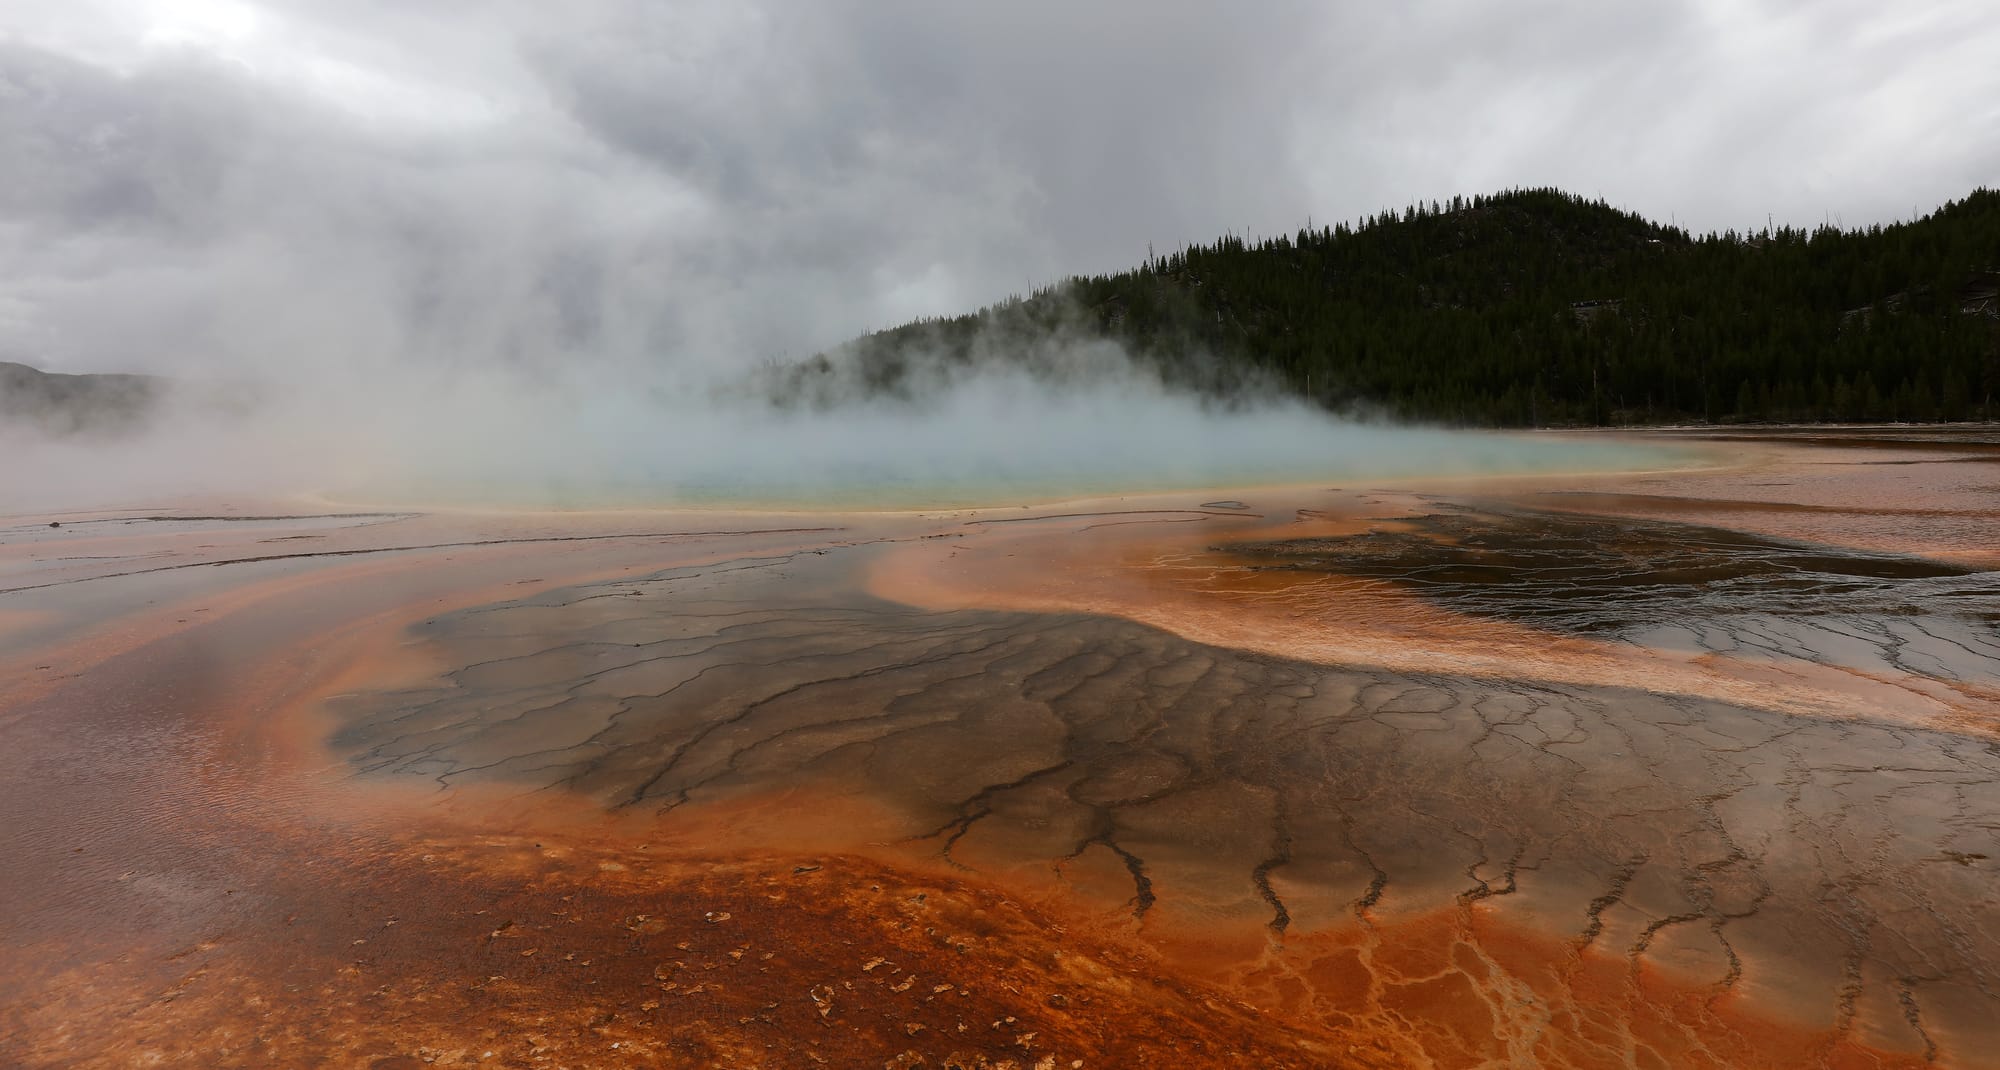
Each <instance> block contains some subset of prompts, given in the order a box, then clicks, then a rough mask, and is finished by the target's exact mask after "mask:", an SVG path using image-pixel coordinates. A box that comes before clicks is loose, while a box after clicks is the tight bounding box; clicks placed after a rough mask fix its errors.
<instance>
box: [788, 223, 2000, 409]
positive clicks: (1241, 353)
mask: <svg viewBox="0 0 2000 1070" xmlns="http://www.w3.org/2000/svg"><path fill="white" fill-rule="evenodd" d="M1996 288H2000V193H1996V192H1995V191H1992V190H1988V189H1980V190H1978V191H1975V192H1974V193H1973V194H1972V195H1971V196H1969V197H1967V198H1965V199H1964V200H1962V201H1956V202H1953V203H1950V204H1946V205H1945V206H1943V207H1942V208H1939V209H1938V210H1937V211H1935V212H1933V213H1931V214H1930V215H1929V216H1926V217H1924V218H1923V219H1920V220H1917V221H1914V222H1910V223H1899V224H1895V225H1891V226H1875V227H1869V228H1867V229H1866V230H1842V229H1838V228H1835V227H1831V226H1825V227H1820V228H1817V229H1813V230H1796V229H1790V228H1784V229H1777V230H1767V231H1764V232H1759V233H1752V234H1738V233H1735V232H1728V233H1722V234H1709V235H1705V236H1702V237H1694V236H1691V235H1689V234H1688V233H1686V232H1684V231H1682V230H1679V229H1676V228H1673V227H1667V226H1662V225H1660V224H1658V223H1654V222H1650V221H1648V220H1646V219H1643V218H1641V217H1639V216H1637V215H1634V214H1632V213H1629V212H1623V211H1619V210H1617V209H1614V208H1612V207H1610V206H1609V205H1607V204H1605V203H1603V202H1601V201H1591V200H1586V199H1584V198H1581V197H1577V196H1573V195H1571V194H1567V193H1563V192H1561V191H1558V190H1552V189H1538V190H1516V191H1511V192H1506V193H1501V194H1497V195H1494V196H1490V197H1474V198H1472V199H1471V200H1470V201H1466V200H1462V199H1454V200H1453V201H1452V202H1451V203H1450V204H1438V203H1431V204H1426V205H1417V206H1412V207H1410V208H1407V209H1405V210H1404V211H1403V212H1402V213H1401V214H1394V213H1384V214H1382V215H1379V216H1376V217H1374V218H1372V219H1368V220H1365V221H1362V222H1361V223H1359V224H1358V225H1353V226H1349V225H1346V224H1342V225H1338V226H1334V227H1321V228H1319V229H1301V230H1299V231H1298V232H1297V233H1296V234H1292V235H1286V236H1282V237H1274V238H1269V239H1261V240H1257V241H1245V240H1243V239H1241V238H1235V237H1229V238H1224V239H1222V240H1220V241H1217V242H1215V243H1214V244H1212V245H1204V246H1194V247H1190V248H1187V249H1184V250H1182V251H1180V252H1177V253H1173V254H1170V255H1167V256H1160V257H1154V258H1152V259H1151V260H1150V261H1149V262H1148V263H1146V264H1145V265H1144V266H1142V267H1140V268H1138V269H1136V270H1133V271H1128V272H1125V273H1122V274H1118V275H1110V276H1097V277H1091V278H1077V279H1072V280H1070V281H1068V282H1066V283H1063V284H1061V285H1059V286H1055V287H1050V288H1048V289H1046V290H1043V291H1040V292H1038V293H1036V294H1034V295H1033V296H1030V297H1026V298H1017V299H1014V300H1010V301H1006V302H1003V303H1001V304H998V305H994V306H992V307H989V308H986V309H983V310H981V311H980V312H977V313H975V314H972V315H967V316H961V317H957V318H954V319H944V320H927V321H923V322H919V323H912V324H908V325H905V326H902V327H898V328H895V329H893V330H888V331H882V332H878V333H875V334H871V335H868V336H866V337H863V338H860V339H856V340H855V341H853V342H850V343H847V344H846V345H844V346H841V347H839V348H837V349H834V350H831V351H829V352H827V353H823V354H820V355H818V356H816V357H814V358H813V359H811V360H808V361H806V362H804V363H801V364H795V365H790V366H786V367H783V368H778V369H773V370H771V371H769V372H768V375H769V381H768V382H767V383H766V384H765V385H766V387H767V388H768V389H770V390H771V391H772V392H773V393H774V394H775V395H776V396H778V397H779V398H780V399H781V400H782V401H784V402H786V403H790V404H824V403H829V402H832V401H834V400H836V399H839V398H842V397H846V396H851V395H852V394H854V393H863V394H871V393H875V394H879V393H890V394H913V393H920V392H921V391H922V390H923V389H925V388H926V384H929V383H935V382H937V381H939V380H940V379H941V378H944V377H948V376H949V375H951V374H953V373H954V371H956V370H962V369H963V368H965V367H967V366H971V365H976V364H979V363H982V362H988V361H997V362H1012V363H1018V364H1025V365H1027V366H1029V367H1030V368H1033V369H1037V370H1039V371H1042V372H1045V373H1050V374H1060V373H1061V372H1062V371H1063V369H1064V367H1065V366H1066V362H1067V361H1069V360H1071V359H1072V357H1071V356H1070V355H1071V354H1073V353H1075V352H1076V351H1078V350H1079V349H1082V350H1084V351H1088V350H1089V349H1090V343H1091V342H1092V341H1093V340H1110V341H1114V342H1117V343H1119V345H1120V346H1121V347H1122V348H1123V349H1124V350H1126V351H1127V352H1129V353H1131V354H1133V355H1134V356H1136V357H1138V358H1139V359H1140V360H1142V361H1144V362H1147V363H1149V364H1152V365H1154V366H1157V367H1158V368H1159V369H1160V370H1161V371H1162V373H1163V374H1164V375H1165V377H1166V378H1168V379H1169V380H1172V381H1176V382H1178V383H1181V384H1184V385H1191V386H1194V387H1196V388H1198V389H1203V390H1210V391H1225V390H1228V389H1230V388H1231V385H1232V384H1235V383H1240V382H1242V381H1245V380H1246V379H1248V380H1259V381H1262V382H1263V383H1265V384H1266V385H1267V386H1268V385H1273V384H1275V386H1276V387H1277V388H1278V389H1280V390H1288V391H1290V392H1292V393H1295V394H1299V395H1304V396H1307V397H1310V398H1312V399H1313V400H1315V401H1317V402H1319V403H1322V404H1325V405H1328V406H1331V407H1342V406H1347V405H1354V404H1361V405H1365V406H1368V407H1372V408H1377V409H1383V410H1386V411H1388V412H1389V413H1391V414H1394V415H1398V416H1404V417H1413V418H1420V419H1428V420H1440V421H1444V422H1448V423H1458V424H1470V425H1501V426H1526V425H1563V424H1624V423H1663V422H1679V421H1700V420H1709V421H1728V420H1939V419H1945V420H1956V419H1976V418H1987V419H1993V418H2000V295H1997V294H1996Z"/></svg>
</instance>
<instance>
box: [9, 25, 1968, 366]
mask: <svg viewBox="0 0 2000 1070" xmlns="http://www.w3.org/2000/svg"><path fill="white" fill-rule="evenodd" d="M1981 6H1983V5H1981V4H1978V3H1949V2H1940V3H1931V4H1915V5H1900V6H1893V7H1891V8H1883V7H1882V6H1881V5H1868V4H1861V3H1857V2H1852V0H1835V2H1815V3H1797V4H1775V3H1748V2H1745V3H1738V2H1728V3H1723V2H1720V0H1709V2H1694V0H1684V2H1673V3H1608V4H1602V3H1559V2H1555V0H1525V2H1521V3H1513V4H1508V5H1504V6H1501V5H1492V4H1485V3H1473V2H1469V0H1434V2H1430V3H1421V4H1408V5H1346V6H1331V5H1320V4H1303V3H1301V4H1278V3H1272V4H1262V5H1256V6H1255V7H1253V8H1245V7H1243V6H1242V5H1234V6H1229V7H1226V8H1225V7H1221V6H1217V5H1195V4H1174V3H1169V4H1110V5H1068V4H1055V3H1028V4H1012V5H944V4H935V3H916V2H903V3H864V2H860V0H852V2H845V3H827V4H795V5H776V4H772V5H759V4H743V3H689V4H673V5H667V4H654V3H645V2H641V0H579V2H576V3H568V4H563V5H547V4H536V3H526V2H503V3H469V2H462V0H458V2H435V3H429V4H403V3H386V2H374V0H371V2H341V3H336V2H333V0H267V2H264V3H254V4H251V3H240V2H238V0H201V2H186V3H176V4H151V3H146V2H143V0H88V2H85V0H64V2H61V3H55V2H48V0H28V2H25V3H17V4H13V5H10V6H9V10H8V13H7V14H5V15H0V34H4V41H0V268H4V275H0V354H7V355H13V356H15V357H20V358H26V359H29V360H31V361H41V362H43V363H49V364H53V365H56V366H59V367H68V368H72V369H76V368H88V367H96V368H132V369H139V370H171V371H176V372H180V373H183V374H217V375H220V374H229V375H241V374H244V373H246V372H249V373H258V374H263V375H267V376H271V377H275V378H296V377H299V376H301V375H309V374H322V373H323V374H341V375H346V374H350V373H352V372H356V371H362V372H379V371H381V370H382V369H387V368H396V367H403V366H407V365H411V364H418V365H422V366H424V367H427V368H438V367H443V368H454V367H480V368H484V367H493V366H503V367H515V368H522V369H533V370H536V372H537V374H542V375H556V374H561V373H562V372H563V371H564V370H565V369H575V368H577V367H580V366H590V367H615V368H619V369H625V370H632V369H646V370H648V371H649V372H650V373H651V374H653V375H654V376H656V377H661V378H671V377H673V376H676V375H681V374H683V373H692V374H698V375H704V376H705V375H707V374H709V373H711V372H713V371H714V370H716V369H735V368H741V367H743V366H745V365H747V364H750V363H753V362H756V361H759V360H762V359H766V358H769V357H772V356H780V355H790V356H794V357H796V356H802V355H804V354H806V353H808V352H810V351H811V350H813V349H815V348H818V347H821V346H825V345H828V344H831V343H833V342H836V341H838V340H840V339H841V338H843V337H846V336H848V335H850V334H852V333H854V332H856V331H859V330H862V329H865V328H869V327H880V326H886V325H888V324H890V323H893V322H896V321H900V320H902V319H905V318H908V317H911V316H916V315H922V314H941V313H949V312H954V311H959V310H963V309H966V308H969V307H972V306H975V305H978V304H980V303H983V302H986V301H989V300H992V299H995V298H997V297H1001V296H1004V295H1006V294H1007V293H1010V292H1019V291H1022V290H1025V289H1027V288H1028V287H1030V286H1032V285H1035V284H1039V283H1044V282H1048V281H1051V280H1053V279H1055V278H1058V277H1060V276H1061V275H1064V274H1067V273H1070V272H1073V271H1094V270H1108V269H1114V268H1118V267H1122V266H1126V265H1129V264H1131V263H1133V262H1135V261H1136V260H1137V259H1138V258H1139V257H1140V256H1142V255H1143V253H1144V251H1145V248H1146V245H1147V243H1149V242H1150V243H1153V244H1154V245H1155V246H1156V247H1158V248H1162V249H1165V248H1170V247H1172V246H1174V245H1176V244H1178V243H1180V242H1183V241H1187V240H1205V239H1207V238H1209V237H1212V236H1214V235H1215V234H1217V233H1220V232H1222V231H1225V230H1233V231H1237V232H1241V231H1243V230H1246V229H1249V230H1255V231H1262V232H1267V233H1268V232H1277V231H1281V230H1288V229H1290V228H1291V227H1293V226H1296V225H1297V224H1299V223H1301V222H1303V221H1304V219H1305V218H1306V217H1307V216H1308V215H1311V216H1314V217H1316V218H1318V219H1320V220H1327V219H1332V218H1353V217H1355V216H1357V215H1360V214H1363V213H1366V212H1370V211H1373V210H1375V209H1377V208H1379V207H1382V206H1385V205H1395V204H1400V203H1403V202H1405V201H1407V200H1409V199H1413V198H1431V197H1439V198H1443V197H1449V196H1450V195H1451V194H1453V193H1461V192H1465V193H1469V192H1477V191H1486V190H1492V189H1496V188H1499V187H1503V186H1507V185H1515V184H1544V183H1550V184H1560V185H1564V186H1566V187H1568V188H1571V189H1575V190H1578V191H1581V192H1585V193H1595V194H1601V195H1603V196H1605V197H1606V198H1608V199H1610V200H1612V201H1613V202H1615V203H1619V204H1622V205H1625V206H1628V207H1632V208H1634V209H1637V210H1640V211H1643V212H1647V213H1649V214H1653V215H1658V216H1662V217H1664V216H1667V215H1669V214H1671V215H1673V216H1675V217H1676V218H1678V219H1679V220H1681V221H1682V222H1684V223H1691V224H1693V225H1695V226H1697V227H1724V226H1735V227H1746V226H1753V225H1761V223H1762V221H1763V219H1764V218H1765V215H1766V213H1770V214H1771V215H1773V216H1774V217H1776V218H1777V219H1778V220H1780V221H1789V222H1795V223H1817V222H1818V221H1820V219H1821V218H1823V217H1826V216H1831V215H1838V216H1839V217H1840V218H1841V219H1842V220H1844V221H1845V222H1846V223H1848V224H1850V225H1852V224H1857V223H1865V222H1870V221H1878V220H1887V219H1892V218H1896V217H1899V216H1905V215H1908V214H1909V212H1910V210H1911V209H1912V208H1913V207H1914V208H1917V209H1920V210H1927V209H1928V208H1929V207H1932V206H1934V205H1935V204H1936V203H1937V202H1938V201H1939V200H1942V199H1944V198H1947V197H1952V196H1956V195H1959V194H1962V193H1963V192H1965V191H1966V190H1968V189H1969V188H1971V187H1972V186H1973V185H1975V184H1978V183H1980V182H1990V181H1992V180H1993V179H1994V178H1995V177H1996V176H2000V136H1996V134H2000V74H1996V73H1995V71H1996V69H2000V65H1996V64H1993V63H1991V62H1990V58H1991V57H1992V56H1993V55H2000V31H1996V30H1995V29H1994V28H1992V26H1991V23H1993V22H1994V20H1991V19H1990V18H1984V17H1982V16H1983V15H1984V14H1985V13H1984V12H1982V11H1980V10H1979V8H1980V7H1981Z"/></svg>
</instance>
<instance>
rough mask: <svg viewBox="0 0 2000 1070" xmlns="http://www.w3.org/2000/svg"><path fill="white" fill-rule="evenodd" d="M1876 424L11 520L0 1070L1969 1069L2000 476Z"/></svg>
mask: <svg viewBox="0 0 2000 1070" xmlns="http://www.w3.org/2000/svg"><path fill="white" fill-rule="evenodd" d="M1849 437H1850V438H1852V437H1854V436H1849ZM1905 445H1907V444H1898V445H1882V444H1876V443H1874V442H1872V441H1871V442H1870V443H1869V444H1868V445H1866V446H1865V448H1863V447H1853V446H1850V445H1848V444H1842V443H1815V444H1809V445H1808V446H1806V447H1804V448H1800V447H1798V446H1796V445H1793V444H1782V445H1772V446H1759V447H1758V448H1760V449H1766V448H1768V449H1770V450H1772V451H1773V453H1772V454H1771V455H1770V456H1769V457H1768V458H1765V459H1761V460H1758V461H1756V462H1755V463H1752V464H1748V465H1746V466H1741V467H1737V468H1732V469H1726V470H1722V471H1716V472H1695V473H1662V474H1647V475H1643V476H1635V477H1629V478H1622V479H1615V478H1608V477H1593V478H1591V479H1578V480H1573V481H1567V482H1565V481H1553V482H1552V481H1549V480H1541V481H1537V482H1530V483H1523V484H1521V485H1519V486H1515V487H1509V488H1496V486H1494V485H1492V484H1481V485H1478V486H1475V487H1466V488H1462V489H1453V488H1439V487H1428V488H1420V489H1417V490H1414V491H1406V490H1403V489H1399V488H1370V489H1366V490H1292V491H1283V492H1278V491H1232V492H1230V496H1227V497H1224V496H1219V495H1217V494H1214V493H1211V494H1207V495H1201V496H1186V497H1185V499H1184V500H1181V499H1156V500H1148V501H1144V502H1139V501H1133V502H1106V503H1085V504H1080V505H1077V506H1073V507H1058V508H1051V509H1041V510H1020V509H1012V510H1005V511H996V512H988V513H980V514H931V515H906V516H902V517H876V518H864V517H773V516H744V517H733V518H722V517H716V516H708V517H689V516H681V517H660V516H650V517H649V516H641V515H619V516H594V517H592V516H572V517H560V516H542V517H464V516H461V517H439V516H427V515H401V514H399V515H393V516H382V515H364V514H352V515H327V514H330V513H336V512H337V511H335V510H313V509H299V510H296V511H295V513H296V515H295V516H290V517H289V518H287V517H285V516H279V515H278V514H279V513H280V512H283V511H279V510H258V511H255V512H249V511H239V513H238V514H236V515H240V516H242V517H244V519H240V520H216V519H213V518H214V516H216V515H219V514H218V513H215V512H209V511H200V510H185V511H181V512H180V513H177V514H174V515H172V516H171V517H169V518H168V519H164V520H152V519H148V518H147V517H145V516H139V515H138V514H132V515H129V516H121V515H114V514H105V515H103V516H101V517H98V518H94V519H96V520H99V521H102V522H101V523H97V524H95V525H94V526H93V525H92V524H91V521H92V520H93V518H91V517H87V516H72V517H67V518H52V519H57V520H59V521H62V522H63V523H64V526H63V527H62V528H59V529H51V528H48V527H47V523H46V522H45V521H44V520H42V518H20V522H19V523H18V524H17V525H16V527H14V528H8V529H6V530H5V531H0V580H4V581H5V582H4V583H0V586H5V587H7V588H9V589H8V590H7V591H5V592H0V668H4V670H5V672H4V674H0V741H4V743H5V744H6V745H5V747H4V748H0V811H4V813H5V816H6V821H5V824H4V831H0V850H4V851H5V853H6V856H7V858H8V859H9V862H10V865H9V866H8V867H6V869H5V870H4V871H0V898H4V901H5V902H7V903H9V904H11V905H10V907H9V908H8V910H7V912H6V913H4V914H0V947H4V948H5V949H6V951H7V956H6V958H5V960H4V965H0V992H4V993H5V997H4V999H0V1062H7V1063H10V1064H15V1063H18V1064H22V1065H29V1066H72V1065H87V1066H137V1065H183V1066H229V1065H236V1066H267V1065H312V1064H330V1065H358V1066H377V1067H383V1068H388V1067H412V1066H422V1065H468V1066H471V1065H509V1066H596V1065H612V1066H655V1065H668V1066H709V1065H723V1066H774V1067H775V1066H819V1065H828V1066H899V1067H910V1066H929V1067H939V1066H959V1067H973V1066H987V1067H998V1066H1005V1065H1013V1066H1016V1067H1020V1068H1023V1070H1025V1068H1028V1067H1049V1068H1054V1067H1061V1066H1069V1067H1077V1066H1089V1067H1110V1066H1140V1065H1157V1066H1218V1065H1260V1066H1261V1065H1269V1066H1450V1067H1482V1066H1487V1067H1502V1066H1521V1065H1544V1066H1576V1067H1586V1066H1588V1067H1595V1066H1629V1067H1677V1066H1712V1067H1735V1066H1843V1067H1845V1066H1856V1067H1860V1066H1878V1067H1879V1066H1900V1065H1910V1066H1915V1065H1926V1064H1930V1065H1947V1066H1979V1065H1985V1063H1986V1060H1987V1056H1988V1053H1989V1052H1990V1051H1992V1050H1993V1047H1994V1042H1995V1041H1996V1040H2000V1032H1997V1031H1996V1027H1995V1025H1994V1022H1995V1021H1996V1020H2000V1018H1996V1014H1995V1012H1996V1010H2000V897H1996V896H1995V895H1994V894H1993V891H1992V889H1993V887H1994V878H1995V869H1994V867H1995V865H1996V861H1995V859H1996V858H2000V743H1996V733H1995V732H1994V731H1992V728H1991V726H1992V725H1993V723H1994V722H1995V721H1996V719H2000V702H1996V700H1995V693H1994V691H1993V690H1992V680H1993V677H1994V671H1993V662H1994V658H1995V657H1996V649H1995V636H1994V626H1993V616H1994V613H1993V598H1994V590H1993V586H1992V584H1991V580H1990V577H1991V576H1992V575H1993V574H1992V573H1990V572H1987V571H1984V570H1985V569H1987V568H1990V567H1991V565H1990V564H1988V563H1986V560H1985V558H1984V557H1983V556H1982V555H1983V554H1984V553H1985V552H1986V551H1985V550H1984V549H1983V547H1982V543H1981V541H1980V540H1981V539H1982V538H1983V536H1981V535H1980V534H1979V528H1978V527H1977V525H1974V524H1972V520H1973V518H1975V517H1976V516H1977V515H1978V514H1979V513H1980V510H1981V508H1982V504H1981V503H1982V502H1985V501H1987V500H1988V499H1989V498H1990V497H1992V496H1994V495H1995V494H1996V491H1995V487H1994V483H1996V482H2000V476H1990V477H1989V479H1988V482H1985V483H1982V482H1980V477H1977V476H1974V475H1971V473H1977V472H1982V471H1983V472H1989V473H1990V472H1991V470H1990V469H1989V468H1986V467H1984V466H1981V465H1973V464H1967V463H1964V458H1965V457H1966V456H1976V455H1978V451H1979V450H1980V449H1982V448H1984V447H1983V445H1982V444H1981V443H1979V442H1976V441H1971V440H1967V441H1963V442H1957V443H1955V444H1953V445H1952V447H1951V448H1950V449H1942V448H1933V446H1932V444H1929V443H1926V444H1924V446H1923V448H1922V449H1905V448H1904V447H1905ZM1926 459H1928V460H1926ZM1880 460H1898V461H1904V460H1907V461H1910V462H1911V463H1910V464H1907V465H1900V466H1897V467H1894V468H1893V469H1892V468H1889V467H1886V466H1884V465H1880V464H1874V463H1864V462H1873V461H1880ZM1885 470H1894V471H1897V472H1900V473H1901V475H1900V476H1899V477H1898V479H1899V480H1900V482H1899V483H1898V484H1896V485H1897V486H1899V487H1900V488H1901V489H1900V490H1899V491H1898V492H1897V495H1896V496H1894V497H1890V496H1888V495H1886V494H1884V493H1878V492H1877V491H1878V485H1877V484H1876V483H1875V482H1873V480H1874V478H1875V477H1874V475H1873V474H1872V473H1878V472H1881V471H1885ZM1842 481H1845V482H1846V484H1847V485H1849V486H1850V489H1853V488H1859V489H1858V490H1853V493H1852V495H1851V496H1850V497H1849V498H1846V499H1844V498H1843V497H1842V494H1841V492H1840V490H1839V487H1840V485H1841V484H1842ZM1884 486H1886V485H1884ZM1843 502H1845V503H1846V504H1843ZM1884 510H1888V511H1891V512H1894V513H1895V515H1896V516H1897V517H1898V518H1900V519H1898V520H1896V521H1895V522H1893V523H1889V522H1882V523H1878V521H1881V520H1882V518H1883V517H1884V516H1885V515H1886V514H1885V513H1884V512H1883V511H1884ZM150 515H152V514H148V516H150ZM161 515H165V514H161ZM1923 516H1929V517H1933V518H1935V519H1938V520H1939V523H1937V524H1936V525H1933V526H1925V525H1924V524H1921V523H1913V522H1912V521H1911V519H1910V518H1911V517H1923ZM252 517H254V518H255V519H251V518H252ZM1992 520H1993V517H1992V516H1991V515H1990V514H1989V515H1988V517H1987V521H1988V522H1989V523H1990V522H1991V521H1992ZM1961 522H1963V530H1961ZM288 525H289V526H288ZM1988 530H1991V529H1990V528H1989V529H1988ZM58 533H63V534H60V535H59V534H58Z"/></svg>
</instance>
